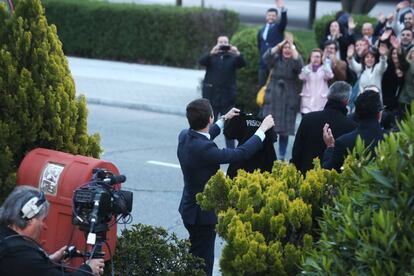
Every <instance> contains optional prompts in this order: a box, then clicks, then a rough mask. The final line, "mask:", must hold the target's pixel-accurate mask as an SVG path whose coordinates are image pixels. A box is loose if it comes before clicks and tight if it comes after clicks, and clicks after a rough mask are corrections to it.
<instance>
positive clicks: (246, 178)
mask: <svg viewBox="0 0 414 276" xmlns="http://www.w3.org/2000/svg"><path fill="white" fill-rule="evenodd" d="M337 176H338V173H337V172H336V171H327V170H323V169H321V168H320V166H316V168H315V169H314V170H311V171H310V172H309V173H308V174H307V177H306V179H304V178H303V176H302V175H301V174H300V172H298V171H297V170H296V168H295V167H294V166H293V165H289V164H286V163H282V162H276V163H275V164H274V167H273V170H272V172H271V173H268V172H265V173H263V174H262V173H260V172H257V171H256V172H254V173H246V172H244V171H239V172H238V175H237V177H235V178H234V179H233V180H232V179H230V178H226V177H225V176H224V174H223V172H221V171H219V172H218V173H217V174H216V175H214V176H213V177H212V178H211V179H210V180H209V182H208V183H207V185H206V187H205V189H204V192H203V193H200V194H198V195H197V201H198V202H199V204H200V206H201V207H202V208H203V209H215V210H216V212H217V214H218V220H219V222H218V225H217V232H218V234H219V235H220V236H221V237H223V238H224V240H225V241H226V245H225V247H224V248H223V252H222V257H221V260H220V268H221V270H222V272H223V275H293V274H296V273H297V272H299V266H298V265H299V263H300V260H301V257H302V256H303V255H304V252H306V251H309V250H311V248H312V241H313V237H314V236H315V235H316V232H315V227H314V226H316V225H315V224H314V221H315V217H317V216H318V215H319V214H320V207H321V205H322V204H323V203H325V202H329V201H330V198H331V193H332V191H333V187H335V186H336V182H335V181H336V179H337Z"/></svg>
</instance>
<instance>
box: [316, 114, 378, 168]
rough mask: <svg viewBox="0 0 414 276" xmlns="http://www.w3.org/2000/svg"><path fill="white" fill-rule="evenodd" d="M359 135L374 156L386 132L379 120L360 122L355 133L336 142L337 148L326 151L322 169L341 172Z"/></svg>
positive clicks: (345, 135)
mask: <svg viewBox="0 0 414 276" xmlns="http://www.w3.org/2000/svg"><path fill="white" fill-rule="evenodd" d="M358 135H359V136H361V139H362V141H364V144H365V147H366V148H368V149H369V150H370V151H371V152H372V153H373V154H374V148H375V146H376V145H377V144H378V142H379V141H380V140H382V138H383V135H384V132H383V130H382V129H381V125H380V124H379V122H378V120H376V119H370V120H360V121H359V126H358V127H357V128H356V129H355V130H354V131H352V132H350V133H347V134H344V135H342V136H341V137H339V138H338V139H337V140H336V141H335V147H333V148H327V149H326V150H325V153H324V155H323V162H322V167H323V168H325V169H336V170H337V171H340V169H341V166H342V164H343V163H344V160H345V157H346V155H347V154H348V151H352V149H353V148H354V147H355V143H356V139H357V136H358Z"/></svg>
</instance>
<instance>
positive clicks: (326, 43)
mask: <svg viewBox="0 0 414 276" xmlns="http://www.w3.org/2000/svg"><path fill="white" fill-rule="evenodd" d="M329 45H335V51H338V44H336V42H335V41H333V40H327V41H325V43H324V44H323V48H324V49H325V48H326V46H329Z"/></svg>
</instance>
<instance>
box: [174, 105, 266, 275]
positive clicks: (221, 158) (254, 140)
mask: <svg viewBox="0 0 414 276" xmlns="http://www.w3.org/2000/svg"><path fill="white" fill-rule="evenodd" d="M239 112H240V110H238V109H236V108H232V109H231V110H230V111H229V112H228V113H227V114H226V115H224V116H222V117H221V118H220V119H219V120H217V121H216V123H213V122H214V116H213V109H212V107H211V104H210V102H209V100H207V99H197V100H194V101H192V102H191V103H189V104H188V105H187V109H186V116H187V120H188V123H189V125H190V128H189V129H185V130H183V131H181V133H180V135H179V137H178V149H177V156H178V159H179V161H180V165H181V170H182V172H183V176H184V189H183V194H182V197H181V202H180V207H179V212H180V214H181V217H182V219H183V222H184V226H185V228H186V229H187V230H188V232H189V234H190V242H191V247H190V252H191V253H192V254H193V255H195V256H198V257H201V258H203V259H204V260H205V264H206V266H205V268H204V269H205V271H206V273H207V275H212V272H213V264H214V242H215V238H216V232H215V225H216V223H217V217H216V215H215V213H214V211H204V210H201V209H200V206H199V205H198V204H197V202H196V194H197V193H200V192H202V191H203V190H204V186H205V185H206V183H207V181H208V180H209V179H210V177H212V176H213V175H214V174H216V172H217V171H218V170H219V168H220V164H225V163H230V162H238V161H241V160H244V159H248V158H249V157H251V156H252V155H253V154H254V153H255V152H257V151H258V150H260V149H261V147H262V142H263V140H264V138H265V132H266V131H267V130H268V129H270V128H271V127H272V126H273V125H274V122H273V118H272V117H271V116H270V115H269V116H267V117H266V118H265V119H264V120H263V122H262V124H261V126H260V127H259V129H258V130H257V131H256V133H255V134H254V135H253V136H252V137H251V138H250V139H249V140H247V141H246V142H245V143H244V144H243V145H241V146H239V147H237V148H235V149H229V148H224V149H219V148H218V147H217V145H216V144H215V143H214V142H213V139H214V138H215V137H216V136H217V135H219V134H220V131H221V129H222V128H223V126H224V122H225V121H226V120H229V119H231V118H233V117H234V116H237V115H239Z"/></svg>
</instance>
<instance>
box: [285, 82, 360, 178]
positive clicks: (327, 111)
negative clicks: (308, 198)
mask: <svg viewBox="0 0 414 276" xmlns="http://www.w3.org/2000/svg"><path fill="white" fill-rule="evenodd" d="M351 89H352V88H351V86H350V85H349V84H348V83H346V82H344V81H337V82H335V83H334V84H332V85H331V86H330V87H329V93H328V102H327V103H326V105H325V108H324V109H323V110H321V111H316V112H310V113H308V114H306V115H304V116H303V118H302V121H301V123H300V125H299V128H298V131H297V133H296V137H295V142H294V144H293V149H292V159H291V163H293V164H294V165H295V166H296V168H297V169H298V170H300V171H301V172H302V174H304V175H305V174H306V172H307V171H308V170H310V169H312V168H313V163H312V162H313V159H314V158H316V157H319V159H322V157H323V153H324V151H325V148H326V146H325V143H324V141H323V137H322V131H320V129H322V128H323V126H324V125H325V124H329V125H330V126H331V130H332V134H333V136H334V137H335V138H338V137H339V136H341V135H343V134H345V133H348V132H350V131H352V130H353V129H355V128H356V127H357V124H356V123H355V122H354V121H353V120H351V119H349V118H347V116H346V114H347V112H348V110H347V109H346V105H347V104H348V100H349V96H350V93H351Z"/></svg>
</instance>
